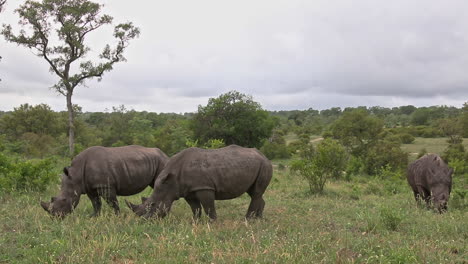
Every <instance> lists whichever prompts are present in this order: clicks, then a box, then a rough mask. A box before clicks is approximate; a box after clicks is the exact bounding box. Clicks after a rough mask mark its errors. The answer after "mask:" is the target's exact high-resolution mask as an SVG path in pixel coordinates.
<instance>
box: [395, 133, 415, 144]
mask: <svg viewBox="0 0 468 264" xmlns="http://www.w3.org/2000/svg"><path fill="white" fill-rule="evenodd" d="M398 136H399V137H400V141H401V143H403V144H412V143H413V142H414V140H415V138H414V136H412V135H411V134H410V133H402V134H399V135H398Z"/></svg>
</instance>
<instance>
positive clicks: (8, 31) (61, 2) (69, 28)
mask: <svg viewBox="0 0 468 264" xmlns="http://www.w3.org/2000/svg"><path fill="white" fill-rule="evenodd" d="M0 1H2V0H0ZM3 1H4V0H3ZM102 7H103V5H101V4H98V3H94V2H92V1H88V0H42V1H31V0H28V1H26V2H25V3H24V4H23V5H21V6H20V8H18V9H16V11H15V12H16V13H18V14H19V16H20V20H19V24H20V26H21V27H22V30H21V31H20V32H19V33H18V34H14V33H13V32H12V28H11V26H10V25H3V30H2V34H3V35H4V36H5V39H6V40H7V41H9V42H13V43H16V44H18V45H20V46H24V47H27V48H29V49H31V50H33V51H34V52H35V53H36V55H37V56H39V57H42V58H44V59H45V60H46V61H47V63H48V64H49V66H50V71H51V72H52V73H54V74H55V75H57V76H58V77H59V81H58V82H57V83H56V84H55V85H54V86H53V88H54V89H55V90H56V91H57V92H59V93H60V94H62V95H64V96H65V97H66V101H67V109H68V127H69V130H68V131H69V149H70V156H72V155H73V153H74V138H75V128H74V125H73V123H74V122H73V120H74V114H73V105H72V96H73V92H74V90H75V88H76V87H78V86H80V85H83V84H84V83H85V81H86V80H88V79H92V78H95V77H97V78H98V80H101V78H102V76H103V74H104V73H105V72H108V71H110V70H112V68H113V65H114V64H115V63H117V62H121V61H125V57H124V56H123V52H124V50H125V48H126V47H127V46H128V45H129V42H130V40H132V39H134V38H136V37H138V36H139V34H140V30H139V28H137V27H135V26H134V25H133V24H132V23H131V22H127V23H124V24H118V25H117V26H115V28H114V37H115V38H116V40H117V43H116V44H115V45H114V46H113V47H111V46H110V45H109V44H107V45H106V46H105V47H104V49H103V51H102V52H101V53H100V55H99V59H95V61H92V60H89V59H87V58H86V57H87V55H88V53H89V51H90V50H91V48H90V47H89V46H88V45H87V44H85V40H86V37H87V36H88V34H89V33H91V32H93V31H95V30H97V29H99V28H101V27H102V26H104V25H107V24H112V20H113V18H112V17H111V16H109V15H105V14H101V8H102ZM25 28H26V29H29V31H32V32H29V33H27V32H26V31H25ZM73 65H75V66H74V67H72V66H73Z"/></svg>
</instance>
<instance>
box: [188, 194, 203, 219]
mask: <svg viewBox="0 0 468 264" xmlns="http://www.w3.org/2000/svg"><path fill="white" fill-rule="evenodd" d="M185 201H187V203H188V204H189V205H190V208H191V209H192V212H193V218H194V219H199V218H200V217H201V209H202V208H201V204H200V201H199V200H198V199H197V198H194V197H190V198H189V197H185Z"/></svg>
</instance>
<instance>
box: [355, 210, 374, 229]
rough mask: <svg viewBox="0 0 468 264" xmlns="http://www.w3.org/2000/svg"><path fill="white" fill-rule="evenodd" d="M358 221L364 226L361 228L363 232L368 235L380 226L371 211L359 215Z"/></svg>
mask: <svg viewBox="0 0 468 264" xmlns="http://www.w3.org/2000/svg"><path fill="white" fill-rule="evenodd" d="M357 219H358V220H359V222H360V223H363V224H364V225H363V226H362V227H361V228H360V229H361V231H363V232H366V233H371V232H374V231H375V230H376V229H377V226H378V219H377V218H376V217H375V215H374V214H373V213H371V212H369V211H363V212H361V213H358V214H357Z"/></svg>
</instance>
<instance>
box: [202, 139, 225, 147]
mask: <svg viewBox="0 0 468 264" xmlns="http://www.w3.org/2000/svg"><path fill="white" fill-rule="evenodd" d="M225 146H226V144H225V143H224V140H222V139H210V140H208V142H206V144H205V146H204V148H207V149H219V148H223V147H225Z"/></svg>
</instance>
